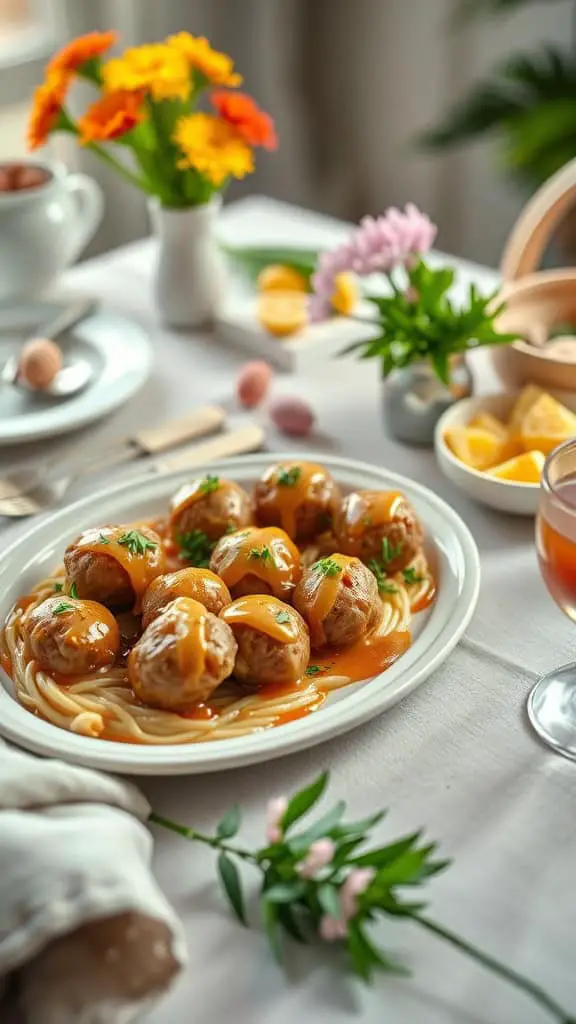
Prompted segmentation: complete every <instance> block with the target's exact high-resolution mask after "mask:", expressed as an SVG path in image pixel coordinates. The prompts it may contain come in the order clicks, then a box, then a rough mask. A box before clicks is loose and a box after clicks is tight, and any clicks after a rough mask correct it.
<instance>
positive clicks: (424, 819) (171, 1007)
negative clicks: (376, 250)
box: [0, 199, 576, 1024]
mask: <svg viewBox="0 0 576 1024" xmlns="http://www.w3.org/2000/svg"><path fill="white" fill-rule="evenodd" d="M343 231H345V229H344V228H343V226H342V225H338V224H336V223H335V222H333V221H329V220H327V219H325V218H321V217H316V216H315V215H312V214H309V213H304V211H299V210H296V209H293V208H291V207H288V206H283V205H281V204H277V203H274V202H271V201H268V200H254V199H251V200H245V201H243V202H240V203H237V204H235V205H233V206H231V207H228V208H227V209H226V210H225V212H224V215H223V219H222V233H223V235H224V236H225V237H226V239H227V240H228V241H230V242H232V241H236V242H239V243H240V242H244V241H246V242H248V241H253V242H256V241H262V242H264V241H274V242H278V241H280V240H283V241H291V242H296V243H302V244H307V243H310V244H334V243H337V242H338V241H339V239H340V238H341V237H342V232H343ZM440 242H441V238H440ZM151 259H152V247H151V243H150V242H144V243H138V244H136V245H134V246H131V247H128V248H125V249H123V250H119V251H118V252H116V253H112V254H110V255H107V256H105V257H102V258H100V259H98V260H94V261H91V262H89V263H87V264H85V265H83V266H81V267H80V268H77V269H76V270H74V271H73V272H71V273H70V274H69V275H68V277H67V279H66V284H67V285H69V286H70V288H71V289H73V290H77V291H89V292H93V293H97V294H98V295H100V296H101V298H102V299H103V301H105V302H107V303H109V304H110V305H112V306H114V307H115V308H116V309H118V310H122V311H124V312H126V313H128V314H130V315H133V316H134V317H135V318H136V319H138V320H139V321H140V322H141V323H142V324H143V325H145V326H146V327H148V328H149V329H150V332H151V335H152V337H153V342H154V347H155V353H156V367H155V371H154V374H153V376H152V378H151V379H150V381H149V382H148V384H147V385H146V386H145V387H144V388H143V390H142V392H141V393H140V394H139V395H138V396H136V397H135V398H134V399H133V400H132V401H131V402H130V403H129V404H128V405H127V406H126V407H125V408H123V409H122V410H120V411H119V412H118V413H117V414H116V415H115V416H113V417H111V418H110V419H108V420H107V421H106V422H105V423H104V424H100V425H97V426H96V427H95V428H92V432H93V436H94V443H95V444H96V443H97V441H96V438H98V439H100V438H102V439H104V438H108V437H112V436H115V435H119V434H123V433H127V432H129V431H130V430H132V429H134V428H137V427H141V426H143V425H152V424H153V423H155V422H158V423H159V422H160V421H162V420H163V419H166V418H168V417H173V416H174V415H177V414H178V413H179V412H183V411H185V410H187V409H189V408H190V407H191V406H193V405H194V404H197V403H200V402H204V401H206V400H207V399H211V400H215V401H222V402H224V403H225V404H227V406H228V407H229V408H230V409H231V410H232V421H238V422H239V421H241V420H242V419H243V417H242V415H238V414H237V413H234V412H233V409H234V406H233V402H232V399H231V394H232V383H233V377H234V373H235V368H236V367H237V366H238V365H239V363H240V362H241V361H242V358H241V356H239V355H237V354H231V353H229V352H227V351H225V350H224V349H222V348H220V347H219V346H217V344H216V343H215V342H214V341H213V340H212V339H210V338H206V337H205V338H201V337H197V338H189V337H185V336H177V335H173V334H170V333H169V332H167V331H165V330H162V329H161V328H160V327H159V326H158V324H157V322H156V319H155V315H154V311H153V304H152V299H151V294H150V293H151V289H150V267H151ZM459 267H460V270H461V276H460V281H461V283H462V284H464V283H466V282H467V281H468V280H470V279H474V280H476V281H477V282H478V283H479V284H481V285H483V286H486V287H488V288H490V287H493V286H494V284H495V282H496V276H495V274H494V273H493V272H492V271H488V270H486V269H484V268H480V267H475V266H473V265H470V264H463V263H461V264H459ZM476 367H477V372H478V384H479V386H480V387H482V388H483V389H490V387H493V385H494V382H493V380H491V378H490V371H489V369H488V364H487V361H485V360H483V359H480V360H479V361H478V362H477V364H476ZM277 390H278V391H283V392H285V393H298V394H301V395H303V396H304V397H306V398H307V399H309V400H310V401H311V403H312V404H313V406H314V408H315V410H316V412H317V415H318V434H317V436H316V438H315V439H314V440H313V441H310V442H309V443H304V444H303V445H302V446H301V447H302V449H303V450H305V451H309V452H310V453H311V454H312V453H322V452H327V451H331V452H334V453H336V454H341V455H345V456H348V457H352V458H360V459H363V460H366V461H372V462H374V463H376V464H378V465H385V466H387V467H389V468H390V469H393V470H397V471H399V472H402V473H405V474H407V475H409V476H412V477H414V478H415V479H417V480H419V481H420V482H422V483H424V484H426V485H428V486H429V487H431V488H433V489H434V490H435V491H436V492H437V493H439V494H441V495H442V496H443V497H444V498H445V499H446V500H447V501H448V502H450V503H451V504H452V505H453V506H454V508H456V509H457V510H458V511H459V512H460V514H461V515H462V516H463V518H464V519H465V521H466V522H467V523H468V525H469V526H470V528H471V530H472V532H473V533H474V536H475V538H476V541H477V543H478V545H479V548H480V551H481V556H482V571H483V580H482V589H481V595H480V601H479V605H478V610H477V612H476V615H475V617H474V619H473V621H472V623H471V625H470V627H469V630H468V633H467V637H466V639H465V640H464V642H463V643H462V644H461V645H460V647H459V648H458V649H457V650H456V651H455V652H454V653H453V655H452V656H451V658H450V659H449V661H448V663H447V664H446V665H445V666H444V667H443V668H441V669H440V670H439V671H438V672H437V673H436V674H435V675H434V676H433V677H432V678H431V679H430V680H429V681H428V682H427V683H426V684H425V685H424V686H422V687H421V688H420V689H419V690H418V691H417V692H416V693H415V694H413V695H412V696H411V697H409V698H408V699H407V700H406V701H404V702H403V703H402V704H401V705H399V706H397V707H396V708H394V709H393V710H392V711H390V712H388V713H387V714H385V715H383V716H381V717H380V718H377V719H376V720H374V721H373V722H372V723H370V724H369V725H366V726H364V727H362V728H360V729H357V730H355V731H354V732H351V733H349V734H348V735H345V736H344V737H342V738H340V739H338V740H335V741H333V742H331V743H326V744H324V745H323V746H320V747H318V748H316V749H312V750H309V751H307V752H304V753H301V754H298V755H293V756H291V757H288V758H284V759H281V760H278V761H275V762H272V763H269V764H267V765H259V766H255V767H253V768H246V769H244V770H238V771H235V772H229V773H224V774H220V775H211V776H205V777H191V778H189V779H187V778H177V779H173V780H171V779H158V780H149V779H146V780H143V781H142V782H141V786H142V788H143V790H144V791H145V792H146V794H147V795H148V797H149V798H150V799H151V801H152V803H153V805H154V807H155V808H156V809H157V811H158V812H159V813H162V814H164V815H167V816H172V817H175V818H177V819H179V820H181V821H185V822H189V823H194V824H195V825H196V826H198V827H199V828H204V829H205V830H211V829H213V828H214V824H215V822H216V821H217V820H218V818H219V817H220V816H221V815H222V813H223V811H224V810H225V809H226V808H227V807H228V806H229V805H230V803H232V802H234V801H236V800H239V801H240V802H241V803H242V805H243V808H244V811H245V826H246V834H247V838H248V839H250V838H251V839H253V840H254V841H255V842H257V841H258V839H259V837H260V835H261V830H262V828H263V811H264V805H265V803H266V801H267V800H268V798H269V797H271V796H272V795H275V794H277V793H279V792H289V791H290V790H292V789H293V788H296V787H299V786H301V785H302V784H303V783H305V782H306V780H308V779H310V778H311V776H313V775H314V774H315V773H317V772H318V771H319V770H320V769H322V768H325V767H329V768H330V769H331V772H332V793H333V795H334V796H335V797H344V798H345V799H347V800H348V802H349V806H350V810H351V812H352V813H353V815H354V817H358V816H361V815H363V814H364V813H367V812H369V811H371V810H374V809H376V808H379V807H380V806H382V805H385V806H388V807H390V808H391V811H390V814H389V816H388V818H387V820H386V822H385V823H384V824H383V825H382V826H381V836H382V838H384V837H385V836H394V835H397V834H400V833H402V832H405V831H408V830H413V829H415V828H417V827H419V826H425V827H426V829H427V831H428V833H429V834H430V836H431V837H432V838H434V839H437V840H439V841H440V843H441V848H442V852H443V853H444V854H445V855H447V856H450V857H453V858H454V861H455V863H454V865H453V866H452V867H451V868H450V869H449V870H448V871H447V872H446V873H445V874H444V875H442V876H440V877H439V878H438V879H437V880H435V881H433V882H432V883H430V886H429V895H430V899H431V907H430V913H431V914H433V916H435V917H436V918H437V919H438V920H440V921H442V922H443V923H444V924H446V925H448V926H450V927H452V928H454V929H459V930H461V932H462V933H464V934H465V935H466V936H467V937H468V938H469V939H471V940H473V941H475V942H476V943H477V944H478V945H481V946H484V947H485V948H486V949H488V950H490V951H491V952H492V953H494V954H496V955H501V957H502V958H503V959H505V960H506V961H507V962H508V963H509V964H511V965H513V966H514V967H515V968H516V969H517V970H520V971H523V972H524V973H526V974H527V975H529V976H531V977H532V978H533V979H534V980H535V981H538V982H540V983H541V984H542V985H544V986H545V987H547V988H548V989H549V990H550V991H551V992H552V993H553V994H555V995H556V997H557V999H558V1000H559V1001H560V1002H563V1003H565V1004H567V1006H568V1008H570V1009H571V1010H572V1012H573V1013H576V974H575V972H574V969H573V960H574V952H573V949H574V938H575V934H576V886H575V884H574V863H575V854H576V823H575V821H576V819H575V807H576V766H575V765H573V764H571V763H569V762H567V761H565V760H563V759H562V758H560V757H558V756H556V755H554V754H553V753H550V752H549V751H548V750H546V749H544V748H543V747H542V746H540V744H539V743H538V742H537V740H536V738H535V737H534V735H533V734H532V732H531V731H530V729H529V728H528V726H527V723H526V716H525V711H524V704H525V697H526V694H527V692H528V689H529V687H530V685H531V683H532V681H533V679H534V675H535V673H538V672H540V671H544V670H546V669H548V668H550V667H551V666H553V665H557V664H563V663H565V662H567V661H569V660H570V659H571V658H572V657H573V654H574V648H575V646H576V644H575V641H576V635H575V633H574V629H573V627H572V626H571V625H570V623H569V622H568V621H567V620H565V619H564V618H563V617H562V615H561V614H560V612H559V611H558V610H557V608H556V607H555V605H554V604H553V602H552V601H551V599H550V598H549V597H548V595H547V593H546V591H545V589H544V586H543V584H542V582H541V580H540V577H539V574H538V569H537V566H536V561H535V554H534V545H533V538H532V529H533V527H532V524H531V523H530V522H529V521H525V520H522V519H515V518H507V517H504V516H501V515H498V514H497V513H492V512H490V511H489V510H486V509H482V508H480V507H479V506H477V505H474V504H472V503H471V502H470V501H468V500H467V499H466V498H465V497H464V496H463V495H462V494H461V493H460V492H459V491H457V490H456V489H455V488H454V487H453V486H452V485H451V484H450V483H448V482H447V481H446V480H445V479H444V478H443V477H442V476H441V474H440V472H439V470H438V468H437V466H436V462H435V458H434V455H433V453H432V452H431V451H422V450H415V449H410V448H406V447H404V446H401V445H399V444H397V443H395V442H393V441H391V440H390V439H389V438H387V437H385V436H384V434H383V430H382V425H381V419H380V407H379V403H380V384H379V380H378V371H377V367H376V366H375V365H370V364H367V363H363V364H359V363H355V362H352V361H347V362H346V363H343V362H342V361H335V362H333V363H331V364H328V365H327V366H326V367H325V369H323V370H322V374H314V375H310V376H308V377H302V378H299V379H296V378H290V377H279V378H278V381H277ZM84 433H85V436H86V432H84ZM77 439H78V438H75V439H74V440H77ZM71 443H72V441H71V439H70V438H68V439H61V440H59V441H58V442H53V443H52V444H51V445H50V444H43V445H34V446H31V447H28V448H27V449H26V450H23V449H22V450H18V451H15V450H14V451H13V452H11V453H9V454H6V453H4V454H2V455H1V457H0V472H1V471H2V470H4V469H6V468H7V467H8V465H13V464H15V463H16V462H22V461H23V460H24V459H26V460H30V461H32V462H33V461H34V460H36V459H38V458H40V457H42V456H44V455H45V454H46V452H47V451H48V450H50V452H51V453H52V452H54V451H55V450H57V449H56V445H58V446H59V447H60V448H61V449H62V451H65V450H66V449H67V448H68V447H69V445H70V444H71ZM269 445H270V448H271V449H272V450H278V451H281V450H287V449H288V448H292V447H293V444H291V443H290V442H289V440H287V439H286V438H283V437H281V436H280V435H278V434H277V433H275V432H274V431H273V430H270V433H269ZM122 472H126V471H122ZM113 476H117V474H113ZM100 485H101V481H99V483H98V486H100ZM95 486H96V484H95V483H93V482H92V483H85V484H84V485H83V486H82V487H79V488H78V489H77V492H76V493H77V494H78V495H80V494H82V493H89V492H90V490H91V489H94V487H95ZM25 528H26V527H25V526H24V525H22V524H18V525H9V526H6V525H4V526H3V527H2V541H3V543H4V544H7V543H9V542H10V541H11V539H13V538H14V537H15V536H16V535H17V533H18V532H19V531H20V530H23V529H25ZM491 651H495V652H497V653H498V656H499V658H495V657H494V656H493V655H492V654H491V653H490V652H491ZM523 666H526V668H523ZM156 870H157V874H158V878H159V880H160V883H161V885H162V886H163V888H164V891H165V892H166V894H167V896H168V898H169V899H170V900H171V901H172V903H173V904H174V906H175V908H176V910H177V911H178V913H179V914H180V915H181V916H182V918H183V920H184V923H185V927H186V932H187V937H188V943H189V948H190V966H189V967H188V970H187V972H186V974H185V976H184V977H183V978H182V979H181V981H180V982H179V984H178V985H177V986H176V988H175V990H174V992H173V993H172V995H171V996H170V997H169V998H168V999H167V1001H166V1002H165V1003H163V1004H162V1005H161V1006H160V1007H159V1008H157V1009H156V1011H155V1012H154V1013H153V1014H152V1016H151V1018H150V1024H192V1022H193V1024H228V1021H230V1020H233V1021H234V1022H235V1024H292V1022H293V1021H294V1020H301V1021H303V1022H312V1021H314V1022H315V1024H328V1021H330V1024H337V1022H340V1021H341V1022H344V1021H348V1020H350V1019H351V1017H354V1018H356V1019H360V1020H362V1021H363V1022H367V1024H382V1022H384V1021H386V1022H390V1024H545V1022H546V1021H547V1020H549V1019H550V1018H549V1017H548V1016H547V1015H546V1014H545V1013H544V1012H543V1011H542V1010H539V1009H538V1008H536V1007H535V1006H534V1005H533V1004H531V1003H530V1002H529V1001H528V1000H527V999H525V998H524V997H523V996H522V995H519V994H518V993H516V992H514V991H513V990H511V989H510V988H509V987H508V986H506V985H505V984H504V983H502V982H499V981H497V980H495V979H494V978H492V977H491V976H490V975H488V974H487V973H486V972H483V971H482V970H480V969H479V968H478V967H476V966H474V965H473V964H470V963H469V962H468V961H467V960H465V959H464V958H463V957H462V956H461V955H459V954H458V953H457V952H455V951H453V950H451V949H450V948H448V947H446V946H444V945H443V944H442V943H440V942H439V941H437V940H435V939H434V938H433V937H431V936H428V935H424V934H419V933H418V929H417V927H416V926H415V925H410V924H402V925H401V924H397V923H395V922H393V921H391V922H390V924H389V925H387V926H384V925H383V926H382V927H381V929H380V931H379V935H378V937H379V938H380V939H381V940H382V941H383V942H385V943H386V945H387V948H388V949H389V950H390V952H391V953H393V954H396V955H397V956H399V957H402V959H403V960H404V961H405V962H406V963H407V964H408V965H409V966H410V968H411V969H412V970H413V972H414V977H413V979H412V980H393V979H391V978H389V977H384V976H383V977H381V978H380V979H379V980H378V981H377V982H376V984H375V985H374V987H373V988H372V989H370V990H366V989H364V988H363V987H362V986H361V985H360V984H359V983H356V982H355V981H352V980H350V979H349V978H348V977H347V976H346V975H345V974H344V972H343V971H342V970H341V969H340V966H339V965H337V964H336V963H335V962H334V958H332V960H331V958H330V956H329V955H326V954H323V955H321V954H319V953H318V952H316V951H312V950H310V949H304V950H300V949H298V950H296V951H295V953H294V955H292V954H291V956H290V958H289V971H288V979H287V978H286V977H285V976H283V975H282V973H280V972H279V970H278V969H277V968H276V966H274V964H273V962H272V960H271V957H270V955H269V953H268V950H267V946H266V942H265V940H264V938H263V937H262V935H261V934H260V932H259V931H258V930H257V929H255V930H253V931H243V930H241V928H240V926H239V925H237V924H236V923H235V922H234V921H233V920H232V918H231V917H230V915H229V913H228V910H227V908H226V906H225V904H224V900H223V898H222V897H221V895H220V893H219V891H218V887H217V884H216V883H215V880H214V879H215V872H214V864H213V857H212V855H211V853H210V852H209V851H206V850H204V849H201V848H194V847H191V846H189V845H188V844H186V843H185V842H183V841H182V840H180V839H179V838H177V837H172V836H171V835H169V834H167V833H163V834H160V833H158V835H157V839H156Z"/></svg>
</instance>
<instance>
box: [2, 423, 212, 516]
mask: <svg viewBox="0 0 576 1024" xmlns="http://www.w3.org/2000/svg"><path fill="white" fill-rule="evenodd" d="M224 419H225V413H224V410H223V409H221V408H220V407H219V406H216V405H205V406H202V407H201V408H199V409H195V410H194V412H192V413H189V414H188V415H187V416H184V417H182V419H179V420H173V421H171V422H169V423H165V424H163V425H162V426H160V427H152V428H151V429H149V430H141V431H139V432H138V433H137V434H134V436H133V437H127V438H122V439H120V440H118V441H116V442H113V444H112V445H111V446H110V448H109V449H108V450H107V451H105V452H98V453H93V454H92V455H90V454H89V453H86V452H85V451H84V450H83V449H80V450H79V451H78V453H77V456H76V458H75V459H72V460H70V462H68V463H67V464H66V467H65V471H64V472H63V473H62V474H61V475H60V476H56V477H55V478H54V479H52V473H54V471H55V470H57V469H58V468H61V459H60V458H58V459H53V460H51V461H50V462H48V463H45V464H44V466H43V467H42V468H41V469H23V470H16V471H15V472H14V473H10V474H8V475H7V476H4V477H0V516H9V517H12V518H20V517H24V516H33V515H36V514H37V513H38V512H44V511H46V510H47V509H49V508H52V506H53V505H57V504H58V502H60V501H61V500H62V498H63V497H64V495H65V494H66V492H67V491H68V490H69V488H70V487H72V485H73V484H75V483H76V481H78V480H80V479H81V478H82V477H84V476H88V475H89V474H91V473H96V472H98V471H99V470H101V469H104V468H110V467H111V466H115V465H119V464H120V463H122V462H129V461H131V460H133V459H136V458H138V457H139V456H143V455H154V454H157V453H159V452H163V451H166V450H167V449H169V448H172V447H175V446H176V445H178V444H181V443H182V442H183V441H190V440H192V439H193V438H197V437H202V436H203V435H205V434H209V433H211V432H212V431H215V430H218V429H220V428H221V427H222V425H223V423H224Z"/></svg>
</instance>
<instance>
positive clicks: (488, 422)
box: [468, 412, 508, 443]
mask: <svg viewBox="0 0 576 1024" xmlns="http://www.w3.org/2000/svg"><path fill="white" fill-rule="evenodd" d="M468 426H469V427H478V428H479V429H480V430H487V431H488V433H489V434H494V436H495V437H497V438H498V440H499V441H501V442H502V443H504V442H505V441H507V440H508V430H507V428H506V427H505V426H504V424H503V423H502V421H501V420H498V419H496V417H495V416H493V415H492V413H491V412H479V413H478V415H477V416H474V419H471V420H470V422H469V424H468Z"/></svg>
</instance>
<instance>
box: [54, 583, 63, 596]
mask: <svg viewBox="0 0 576 1024" xmlns="http://www.w3.org/2000/svg"><path fill="white" fill-rule="evenodd" d="M52 589H53V590H54V593H55V594H61V593H62V591H63V590H64V584H63V583H55V584H54V586H53V588H52Z"/></svg>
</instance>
